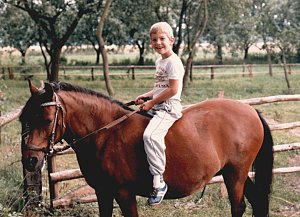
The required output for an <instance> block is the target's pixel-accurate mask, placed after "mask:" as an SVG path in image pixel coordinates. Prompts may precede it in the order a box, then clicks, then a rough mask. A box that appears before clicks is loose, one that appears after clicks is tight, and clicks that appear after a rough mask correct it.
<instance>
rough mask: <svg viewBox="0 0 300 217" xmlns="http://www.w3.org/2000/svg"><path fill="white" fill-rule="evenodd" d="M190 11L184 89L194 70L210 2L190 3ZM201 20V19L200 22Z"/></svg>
mask: <svg viewBox="0 0 300 217" xmlns="http://www.w3.org/2000/svg"><path fill="white" fill-rule="evenodd" d="M188 7H189V9H188V12H187V14H186V22H185V23H186V30H187V44H188V47H187V50H188V58H187V61H186V64H185V72H184V77H183V89H184V90H185V89H186V88H187V86H188V79H189V74H190V73H191V70H192V64H193V58H194V54H195V48H196V44H197V43H198V42H199V41H200V36H201V35H202V34H203V32H204V30H205V28H206V24H207V21H208V1H207V0H202V1H201V2H200V4H199V2H194V1H190V2H189V5H188ZM199 18H201V20H200V22H199Z"/></svg>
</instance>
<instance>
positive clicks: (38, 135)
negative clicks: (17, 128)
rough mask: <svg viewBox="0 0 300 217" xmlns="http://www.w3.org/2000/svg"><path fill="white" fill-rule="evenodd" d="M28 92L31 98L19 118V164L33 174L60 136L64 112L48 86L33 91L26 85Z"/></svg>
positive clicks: (33, 88) (35, 88)
mask: <svg viewBox="0 0 300 217" xmlns="http://www.w3.org/2000/svg"><path fill="white" fill-rule="evenodd" d="M29 89H30V92H31V97H30V98H29V99H28V101H27V102H26V104H25V106H24V108H23V110H22V113H21V116H20V122H21V124H22V147H21V148H22V163H23V165H24V168H25V169H26V170H28V171H36V170H38V169H41V167H42V166H43V163H44V159H45V157H46V156H47V155H48V154H50V153H51V151H52V149H53V145H54V144H55V143H56V142H58V141H59V140H60V139H61V136H62V135H63V133H64V120H63V117H64V115H63V113H64V111H63V108H62V105H61V103H60V101H59V99H58V95H57V94H56V93H55V92H54V90H53V88H52V86H51V84H49V83H45V84H44V85H42V87H41V88H37V87H35V86H34V85H33V84H32V83H31V82H30V81H29Z"/></svg>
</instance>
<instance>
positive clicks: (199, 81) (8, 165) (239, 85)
mask: <svg viewBox="0 0 300 217" xmlns="http://www.w3.org/2000/svg"><path fill="white" fill-rule="evenodd" d="M137 73H138V71H137ZM289 78H290V81H291V85H292V88H291V89H290V90H288V89H287V87H286V83H285V80H284V76H283V74H280V73H276V75H274V76H273V77H269V76H268V75H261V76H254V77H252V78H249V77H242V76H238V77H217V78H216V79H214V80H211V79H209V77H198V78H195V79H194V80H193V82H190V83H189V87H188V89H187V90H186V91H185V93H184V95H183V97H182V99H183V104H185V105H186V104H191V103H195V102H199V101H202V100H205V99H209V98H214V97H217V96H218V93H219V92H220V91H224V95H225V97H227V98H233V99H247V98H254V97H263V96H271V95H282V94H287V93H292V94H300V75H297V74H292V75H290V77H289ZM39 79H40V78H37V77H34V78H33V82H34V83H35V84H37V85H39ZM60 79H61V80H64V77H61V78H60ZM65 81H67V82H70V83H72V84H78V85H80V86H83V87H87V88H91V89H94V90H97V91H100V92H103V93H106V90H105V84H104V81H103V80H101V79H99V78H98V79H96V80H95V81H91V79H90V78H86V77H83V78H81V79H80V80H79V79H78V78H73V77H71V78H68V79H67V80H65ZM112 85H113V87H114V89H115V92H116V94H115V96H114V98H116V99H118V100H120V101H123V102H127V101H131V100H133V99H134V98H135V97H136V96H137V95H139V94H141V93H144V92H145V91H148V90H150V89H151V88H152V86H153V80H152V78H137V79H136V80H131V79H127V78H126V77H124V78H123V77H122V78H115V79H113V80H112ZM0 89H1V91H2V92H3V93H4V97H3V98H2V99H0V110H1V112H2V114H5V113H7V112H9V111H11V110H12V109H14V108H18V107H20V106H22V105H24V103H25V102H26V100H27V99H28V97H29V96H30V93H29V89H28V84H27V81H24V80H22V79H18V78H17V79H15V80H3V79H1V80H0ZM299 105H300V102H281V103H272V104H266V105H261V106H255V108H258V109H259V110H261V111H263V114H264V115H265V116H267V117H269V118H273V119H276V120H277V121H279V122H282V123H285V122H293V121H297V120H300V113H299ZM273 136H274V141H275V144H284V143H292V142H297V141H299V138H297V137H296V136H294V135H293V134H291V133H289V132H288V131H275V132H273ZM1 137H2V143H1V144H0V154H1V161H0V188H1V191H0V192H1V193H0V213H4V214H3V216H9V215H10V216H17V215H18V213H20V212H21V211H22V209H23V204H22V191H23V189H22V165H21V162H20V158H21V155H20V124H19V122H18V121H14V122H12V123H10V124H8V125H6V126H4V127H3V128H2V129H1ZM296 154H299V151H291V152H285V153H280V154H275V166H276V167H284V166H288V165H289V163H290V159H291V158H293V157H294V156H295V155H296ZM73 160H74V159H73ZM72 162H73V161H72ZM65 164H66V163H64V164H62V166H63V167H66V166H70V167H71V168H74V167H75V166H76V163H75V164H72V165H68V164H66V165H65ZM290 178H293V179H296V178H298V180H299V174H287V175H275V176H274V183H273V193H272V196H271V206H270V213H271V215H270V216H272V217H281V216H285V213H286V209H291V210H293V209H294V211H295V212H294V213H296V212H299V203H300V199H299V198H300V197H299V193H296V192H295V191H294V190H293V188H292V187H291V186H290V185H289V183H290V182H289V179H290ZM44 182H45V183H46V182H47V181H46V180H44ZM67 185H68V184H64V183H62V184H61V186H67ZM67 187H68V186H67ZM200 193H201V191H199V192H198V193H196V194H194V195H192V196H189V197H186V198H183V199H180V200H165V201H163V203H162V205H161V206H159V207H158V208H150V207H148V206H146V199H145V198H140V197H138V204H139V213H140V215H141V216H153V217H160V216H164V217H168V216H170V217H175V216H216V217H218V216H220V217H221V216H230V205H229V202H228V199H227V198H221V197H220V193H219V187H218V185H209V186H208V187H207V190H206V192H205V195H204V198H203V200H202V201H201V202H198V203H197V199H198V198H199V195H200ZM46 203H47V201H46ZM297 207H298V208H297ZM297 209H298V210H297ZM14 212H15V214H13V213H14ZM97 213H98V207H97V204H96V203H92V204H81V205H74V206H73V207H72V208H64V209H57V210H55V213H54V216H79V215H80V216H97ZM38 214H40V215H41V216H43V215H47V213H44V212H39V213H38ZM114 216H121V214H120V210H119V209H118V208H116V209H114ZM244 216H249V217H250V216H251V207H250V205H249V204H248V205H247V210H246V214H245V215H244Z"/></svg>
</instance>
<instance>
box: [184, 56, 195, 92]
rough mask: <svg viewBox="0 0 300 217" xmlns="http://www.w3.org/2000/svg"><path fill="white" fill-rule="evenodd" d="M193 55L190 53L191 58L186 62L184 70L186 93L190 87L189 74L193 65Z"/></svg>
mask: <svg viewBox="0 0 300 217" xmlns="http://www.w3.org/2000/svg"><path fill="white" fill-rule="evenodd" d="M193 56H194V55H193V53H192V52H189V57H188V58H187V60H186V63H185V70H184V76H183V90H184V91H185V90H186V88H187V86H188V81H189V73H190V71H191V67H192V63H193Z"/></svg>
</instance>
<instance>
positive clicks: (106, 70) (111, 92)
mask: <svg viewBox="0 0 300 217" xmlns="http://www.w3.org/2000/svg"><path fill="white" fill-rule="evenodd" d="M112 1H113V0H106V2H105V6H104V10H103V13H102V15H101V17H100V19H99V23H98V26H97V31H96V37H97V41H98V44H99V48H100V51H101V54H102V60H103V73H104V79H105V84H106V89H107V91H108V93H109V95H111V96H113V95H114V90H113V88H112V85H111V83H110V79H109V66H108V57H107V53H106V49H105V41H104V39H103V36H102V33H103V28H104V23H105V20H106V18H107V16H108V13H109V8H110V5H111V3H112Z"/></svg>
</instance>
